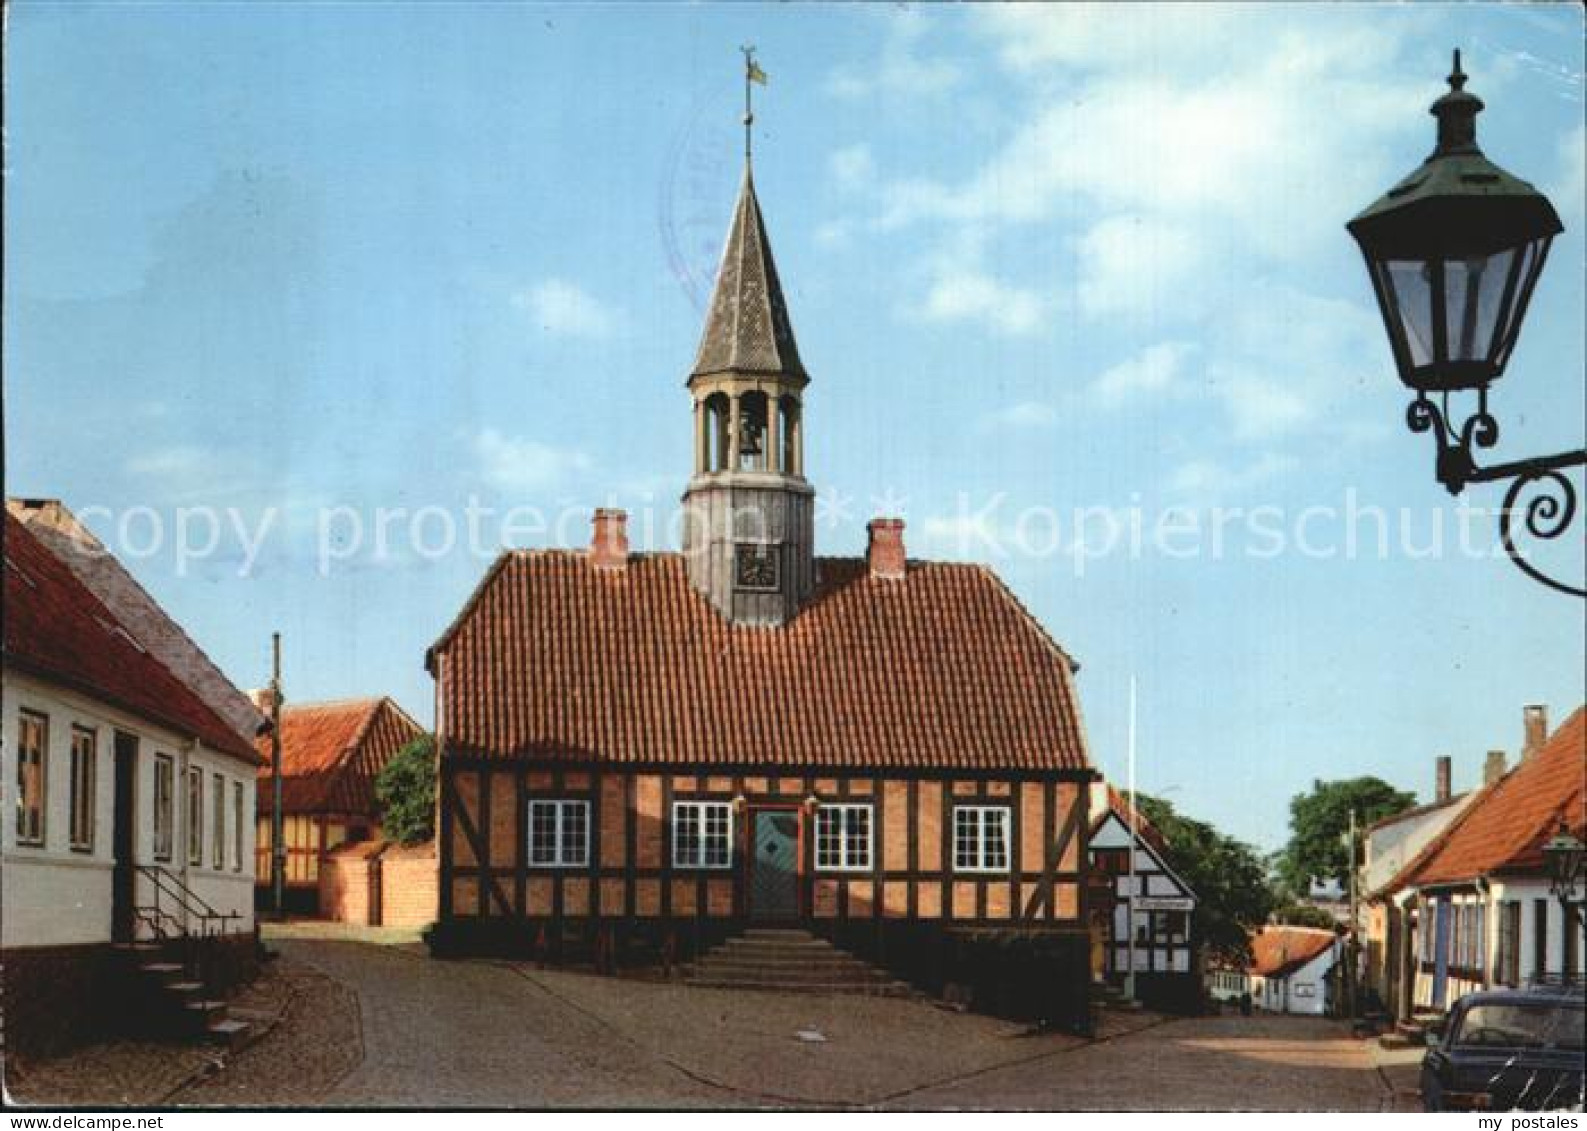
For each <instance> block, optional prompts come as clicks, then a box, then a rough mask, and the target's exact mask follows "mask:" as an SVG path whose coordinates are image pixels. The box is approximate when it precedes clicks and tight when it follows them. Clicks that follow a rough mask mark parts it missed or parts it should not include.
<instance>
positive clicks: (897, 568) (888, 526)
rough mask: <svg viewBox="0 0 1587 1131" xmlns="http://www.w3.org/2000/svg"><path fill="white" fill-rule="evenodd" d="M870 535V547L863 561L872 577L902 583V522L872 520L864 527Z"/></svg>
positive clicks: (897, 520) (895, 519) (894, 519)
mask: <svg viewBox="0 0 1587 1131" xmlns="http://www.w3.org/2000/svg"><path fill="white" fill-rule="evenodd" d="M865 530H866V533H868V534H869V535H870V545H869V546H868V547H867V548H866V551H865V560H866V562H867V563H868V564H869V566H870V571H871V576H872V577H882V578H886V579H887V580H889V581H902V580H903V577H904V520H903V519H901V518H873V519H871V521H870V522H869V523H867V524H866V527H865Z"/></svg>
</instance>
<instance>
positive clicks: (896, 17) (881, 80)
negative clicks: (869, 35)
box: [826, 8, 964, 101]
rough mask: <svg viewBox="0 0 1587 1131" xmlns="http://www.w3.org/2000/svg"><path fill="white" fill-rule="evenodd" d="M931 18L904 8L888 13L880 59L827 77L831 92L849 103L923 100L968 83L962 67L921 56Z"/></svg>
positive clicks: (844, 68)
mask: <svg viewBox="0 0 1587 1131" xmlns="http://www.w3.org/2000/svg"><path fill="white" fill-rule="evenodd" d="M927 23H928V21H927V19H926V17H925V16H924V15H922V13H920V12H918V11H915V10H912V9H908V8H902V9H897V10H894V11H892V12H890V13H889V14H888V32H887V36H886V38H885V39H884V40H883V43H882V50H881V54H880V56H879V57H877V58H876V59H875V60H874V61H869V62H866V63H863V64H859V65H857V66H848V67H841V68H839V69H837V70H834V71H833V72H832V73H831V75H829V76H828V78H827V84H826V88H827V93H829V94H831V95H832V96H833V97H836V98H841V99H844V100H845V101H859V100H861V99H868V98H877V97H881V98H894V99H921V98H931V97H935V96H937V95H942V94H946V93H947V92H949V91H951V90H954V89H956V88H957V87H958V86H959V85H960V84H961V83H962V82H963V81H964V73H963V72H962V71H961V70H960V69H959V67H958V65H957V64H955V63H952V62H950V61H949V60H947V59H943V58H928V57H926V56H923V55H922V54H921V53H920V50H919V47H920V40H921V39H922V38H923V36H924V35H925V31H926V27H927Z"/></svg>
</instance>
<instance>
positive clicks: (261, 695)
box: [248, 687, 276, 719]
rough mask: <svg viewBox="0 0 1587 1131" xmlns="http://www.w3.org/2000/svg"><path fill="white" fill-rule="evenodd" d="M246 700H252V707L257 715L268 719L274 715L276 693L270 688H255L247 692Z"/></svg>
mask: <svg viewBox="0 0 1587 1131" xmlns="http://www.w3.org/2000/svg"><path fill="white" fill-rule="evenodd" d="M248 698H249V699H251V700H253V705H254V707H255V708H257V709H258V711H259V713H260V714H261V715H263V716H264V717H265V718H267V719H269V718H272V717H274V715H275V706H276V691H275V689H274V688H271V687H256V688H254V689H253V690H252V691H250V692H248Z"/></svg>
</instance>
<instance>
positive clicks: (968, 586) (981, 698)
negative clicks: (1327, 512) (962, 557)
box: [430, 551, 1089, 771]
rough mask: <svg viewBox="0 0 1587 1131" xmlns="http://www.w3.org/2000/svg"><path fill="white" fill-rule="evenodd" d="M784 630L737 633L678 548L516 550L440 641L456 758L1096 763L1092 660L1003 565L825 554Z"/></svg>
mask: <svg viewBox="0 0 1587 1131" xmlns="http://www.w3.org/2000/svg"><path fill="white" fill-rule="evenodd" d="M817 572H818V579H819V580H818V584H817V588H816V592H815V593H814V595H813V596H812V598H811V599H810V601H809V602H808V603H807V604H806V606H805V607H804V608H803V609H802V610H801V611H800V612H799V614H798V616H796V617H795V618H794V619H793V620H792V621H790V622H789V623H788V624H787V625H785V626H783V627H781V628H751V627H735V626H733V625H731V624H729V623H728V622H727V621H726V620H724V619H723V618H721V617H720V616H718V615H717V614H716V612H715V611H713V610H712V608H711V606H710V605H709V604H708V603H707V602H706V601H705V599H704V598H703V597H701V596H700V595H699V594H698V593H697V592H696V591H695V590H694V589H693V588H692V587H691V586H690V584H689V582H688V580H687V578H686V577H685V575H684V562H683V560H682V558H681V556H679V555H677V554H639V555H634V556H633V557H632V558H631V559H630V560H629V562H628V565H627V568H626V569H622V570H596V569H593V568H591V567H590V565H589V564H588V561H587V558H586V555H584V554H582V553H576V552H568V551H516V552H513V553H509V554H506V555H503V557H502V558H501V559H499V560H498V562H497V563H496V565H495V566H494V567H493V568H492V570H491V572H490V573H489V574H487V576H486V578H485V580H484V581H482V582H481V584H480V587H479V589H478V590H477V591H476V592H475V594H474V596H473V597H472V598H471V599H470V601H469V604H468V605H467V606H466V607H465V608H464V610H463V612H462V613H461V614H460V615H459V617H458V619H457V621H456V623H455V624H454V625H453V626H452V628H451V629H449V630H448V631H447V633H446V635H445V636H443V637H442V638H441V640H440V641H439V642H438V643H437V644H436V645H435V647H434V648H433V649H432V650H431V655H430V667H431V671H432V672H434V673H435V674H436V675H437V677H438V679H439V680H440V708H439V709H440V713H441V719H440V724H439V726H440V730H441V732H442V734H443V736H444V739H445V744H446V752H447V754H448V756H457V755H467V756H473V757H483V758H523V757H534V758H562V759H567V760H570V761H611V762H625V763H666V764H678V765H694V766H711V765H765V766H808V767H832V768H866V769H877V770H881V769H887V768H894V767H898V768H906V767H907V768H921V767H934V768H945V769H998V770H1012V769H1019V770H1035V771H1063V770H1068V771H1083V770H1087V769H1088V768H1089V763H1088V760H1087V757H1086V749H1085V739H1084V735H1083V732H1082V729H1081V723H1080V712H1079V705H1078V702H1077V699H1076V695H1075V690H1074V684H1073V678H1072V667H1073V665H1072V664H1071V662H1070V660H1069V658H1068V656H1066V655H1065V654H1064V652H1063V651H1062V650H1061V649H1060V648H1059V647H1058V646H1057V645H1056V644H1054V643H1053V641H1052V639H1051V638H1050V637H1048V636H1047V634H1046V633H1045V632H1044V631H1043V630H1042V628H1041V627H1040V625H1038V624H1037V623H1036V621H1035V620H1034V619H1033V618H1032V617H1031V616H1030V615H1029V614H1028V613H1027V612H1026V611H1025V609H1024V608H1023V607H1022V606H1021V605H1020V604H1019V602H1018V601H1017V600H1016V599H1015V598H1014V597H1013V595H1012V594H1011V593H1010V592H1009V591H1008V590H1007V589H1006V588H1005V587H1004V586H1003V584H1002V582H1000V581H999V580H998V579H997V577H996V576H995V575H994V574H993V573H992V572H991V571H990V570H987V569H985V568H983V567H979V566H972V565H953V564H941V563H928V562H910V563H909V566H908V572H907V576H906V577H905V578H904V579H903V580H902V581H898V580H878V579H875V578H872V577H870V576H868V574H867V571H866V566H865V562H864V561H863V560H861V559H849V558H823V559H820V560H819V561H818V564H817Z"/></svg>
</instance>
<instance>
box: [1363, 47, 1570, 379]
mask: <svg viewBox="0 0 1587 1131" xmlns="http://www.w3.org/2000/svg"><path fill="white" fill-rule="evenodd" d="M1465 85H1466V76H1465V74H1463V73H1462V72H1461V69H1460V52H1459V51H1456V52H1455V67H1454V70H1453V72H1452V73H1451V74H1450V76H1449V93H1447V94H1445V95H1444V96H1443V97H1442V98H1440V99H1439V100H1438V101H1437V102H1434V103H1433V106H1432V110H1431V113H1432V114H1433V116H1434V117H1436V118H1437V119H1438V145H1437V147H1436V148H1434V150H1433V152H1432V154H1431V155H1429V156H1428V158H1427V160H1426V161H1423V162H1422V164H1421V165H1420V166H1419V167H1418V168H1417V169H1416V170H1415V171H1414V172H1412V173H1411V174H1410V175H1409V176H1408V177H1406V178H1405V179H1404V180H1402V181H1401V182H1400V183H1399V184H1397V185H1395V186H1394V187H1393V188H1391V189H1390V190H1389V191H1388V193H1387V194H1385V195H1384V196H1383V197H1382V198H1381V199H1380V200H1378V201H1377V202H1376V203H1375V204H1373V205H1372V206H1371V207H1370V208H1368V209H1367V210H1366V211H1364V212H1362V213H1361V215H1359V216H1357V217H1356V218H1355V219H1354V220H1352V221H1350V223H1349V225H1348V227H1349V230H1350V234H1351V235H1352V236H1354V237H1355V238H1356V242H1357V243H1358V244H1360V245H1361V251H1362V254H1363V255H1365V256H1366V260H1367V271H1368V272H1369V273H1370V274H1371V276H1372V285H1373V288H1374V290H1376V292H1377V297H1378V306H1379V307H1380V308H1381V310H1382V312H1383V322H1384V325H1385V326H1386V327H1387V328H1388V331H1389V342H1390V344H1391V346H1392V348H1393V350H1394V362H1395V365H1396V366H1398V368H1399V371H1400V379H1401V380H1402V381H1404V382H1405V383H1406V384H1407V385H1409V386H1410V387H1411V388H1413V389H1415V390H1417V392H1420V393H1429V392H1444V391H1451V390H1457V389H1483V388H1485V387H1486V386H1487V384H1488V382H1490V381H1492V380H1494V379H1495V378H1496V377H1499V376H1500V375H1501V374H1503V373H1504V367H1505V363H1506V362H1508V361H1509V359H1510V351H1511V350H1513V349H1514V348H1515V340H1516V336H1517V335H1518V334H1519V332H1520V329H1521V320H1522V318H1523V317H1525V315H1526V305H1527V302H1528V301H1529V300H1530V299H1531V297H1532V287H1533V286H1534V284H1536V282H1537V277H1538V274H1539V272H1541V271H1542V269H1543V260H1544V258H1545V257H1546V256H1547V255H1548V246H1549V243H1550V241H1552V240H1553V238H1554V237H1555V236H1556V235H1558V234H1559V233H1560V232H1561V231H1563V230H1564V228H1563V226H1562V225H1561V224H1560V222H1559V216H1558V215H1557V214H1556V213H1555V211H1554V206H1553V205H1552V204H1550V203H1549V201H1548V198H1547V197H1545V196H1543V195H1542V194H1541V193H1539V192H1538V191H1537V190H1536V189H1534V188H1533V187H1532V186H1531V185H1529V184H1527V183H1526V182H1525V181H1523V180H1520V179H1518V178H1516V177H1513V176H1511V175H1510V174H1509V173H1507V172H1505V171H1504V170H1503V169H1501V168H1499V166H1497V165H1495V164H1494V163H1493V162H1492V161H1489V160H1488V159H1487V158H1486V157H1484V156H1483V155H1482V150H1480V149H1479V148H1477V113H1478V112H1479V111H1480V110H1481V109H1482V100H1481V99H1480V98H1478V97H1477V96H1476V95H1474V94H1471V93H1469V92H1468V91H1467V90H1466V89H1465Z"/></svg>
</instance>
